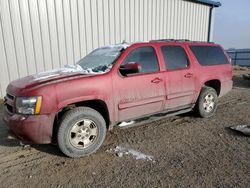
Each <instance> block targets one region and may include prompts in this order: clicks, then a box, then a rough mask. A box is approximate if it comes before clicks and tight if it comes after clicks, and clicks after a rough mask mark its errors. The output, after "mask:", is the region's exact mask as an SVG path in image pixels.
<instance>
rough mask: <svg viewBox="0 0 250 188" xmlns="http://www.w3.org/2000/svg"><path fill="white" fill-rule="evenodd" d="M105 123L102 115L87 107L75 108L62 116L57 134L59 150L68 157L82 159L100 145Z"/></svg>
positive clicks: (103, 136)
mask: <svg viewBox="0 0 250 188" xmlns="http://www.w3.org/2000/svg"><path fill="white" fill-rule="evenodd" d="M105 135H106V123H105V120H104V118H103V117H102V115H101V114H100V113H99V112H97V111H96V110H94V109H92V108H88V107H77V108H74V109H72V110H70V111H68V112H66V113H65V114H64V116H63V117H62V119H61V123H60V124H59V128H58V132H57V143H58V146H59V148H60V150H61V151H62V152H63V153H64V154H65V155H67V156H68V157H83V156H87V155H90V154H92V153H94V152H95V151H96V150H98V149H99V147H100V146H101V145H102V143H103V141H104V139H105Z"/></svg>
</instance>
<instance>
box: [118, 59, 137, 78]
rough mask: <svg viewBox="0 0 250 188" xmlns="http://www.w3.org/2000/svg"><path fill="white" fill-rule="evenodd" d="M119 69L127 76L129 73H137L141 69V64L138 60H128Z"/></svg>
mask: <svg viewBox="0 0 250 188" xmlns="http://www.w3.org/2000/svg"><path fill="white" fill-rule="evenodd" d="M119 71H120V73H121V74H122V75H123V76H127V75H128V74H136V73H139V72H140V71H141V65H140V64H139V63H136V62H128V63H126V64H125V65H121V66H120V68H119Z"/></svg>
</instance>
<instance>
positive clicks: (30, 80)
mask: <svg viewBox="0 0 250 188" xmlns="http://www.w3.org/2000/svg"><path fill="white" fill-rule="evenodd" d="M105 72H107V71H105ZM105 72H103V71H102V72H93V71H92V70H90V69H86V70H85V69H82V68H81V66H79V65H66V66H65V67H64V68H60V69H54V70H50V71H46V72H42V73H38V74H34V75H30V76H26V77H23V78H20V79H17V80H14V81H12V82H11V83H10V84H9V86H8V88H9V89H10V90H13V89H25V88H29V87H34V86H37V85H41V84H45V83H49V82H53V81H60V80H62V79H66V78H71V77H76V76H80V75H83V76H86V77H87V76H91V75H96V74H103V73H105Z"/></svg>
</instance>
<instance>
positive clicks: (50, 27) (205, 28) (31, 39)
mask: <svg viewBox="0 0 250 188" xmlns="http://www.w3.org/2000/svg"><path fill="white" fill-rule="evenodd" d="M218 6H220V3H218V2H214V1H210V0H0V97H3V96H4V95H5V89H6V87H7V85H8V83H9V82H10V81H12V80H14V79H17V78H20V77H23V76H26V75H29V74H34V73H37V72H41V71H45V70H48V69H53V68H58V67H62V66H63V65H65V64H73V63H75V62H77V61H78V60H79V59H80V58H81V57H83V56H85V55H86V54H87V53H89V52H90V51H91V50H92V49H94V48H97V47H99V46H103V45H107V44H113V43H120V42H122V41H123V40H125V41H127V42H134V41H147V40H151V39H160V38H173V39H180V38H181V39H190V40H197V41H207V40H211V36H212V32H211V31H212V26H213V22H212V20H213V16H212V15H213V14H212V12H213V8H214V7H218Z"/></svg>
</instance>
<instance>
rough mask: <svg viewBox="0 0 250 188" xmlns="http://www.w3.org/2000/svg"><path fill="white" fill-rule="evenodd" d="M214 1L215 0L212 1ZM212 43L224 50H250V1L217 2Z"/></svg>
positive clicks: (229, 0) (225, 0)
mask: <svg viewBox="0 0 250 188" xmlns="http://www.w3.org/2000/svg"><path fill="white" fill-rule="evenodd" d="M214 1H216V0H214ZM219 1H220V2H221V3H222V6H221V7H219V8H216V10H215V11H216V12H215V24H214V41H215V42H216V43H219V44H221V45H223V46H224V47H225V48H250V0H238V1H236V0H219Z"/></svg>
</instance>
